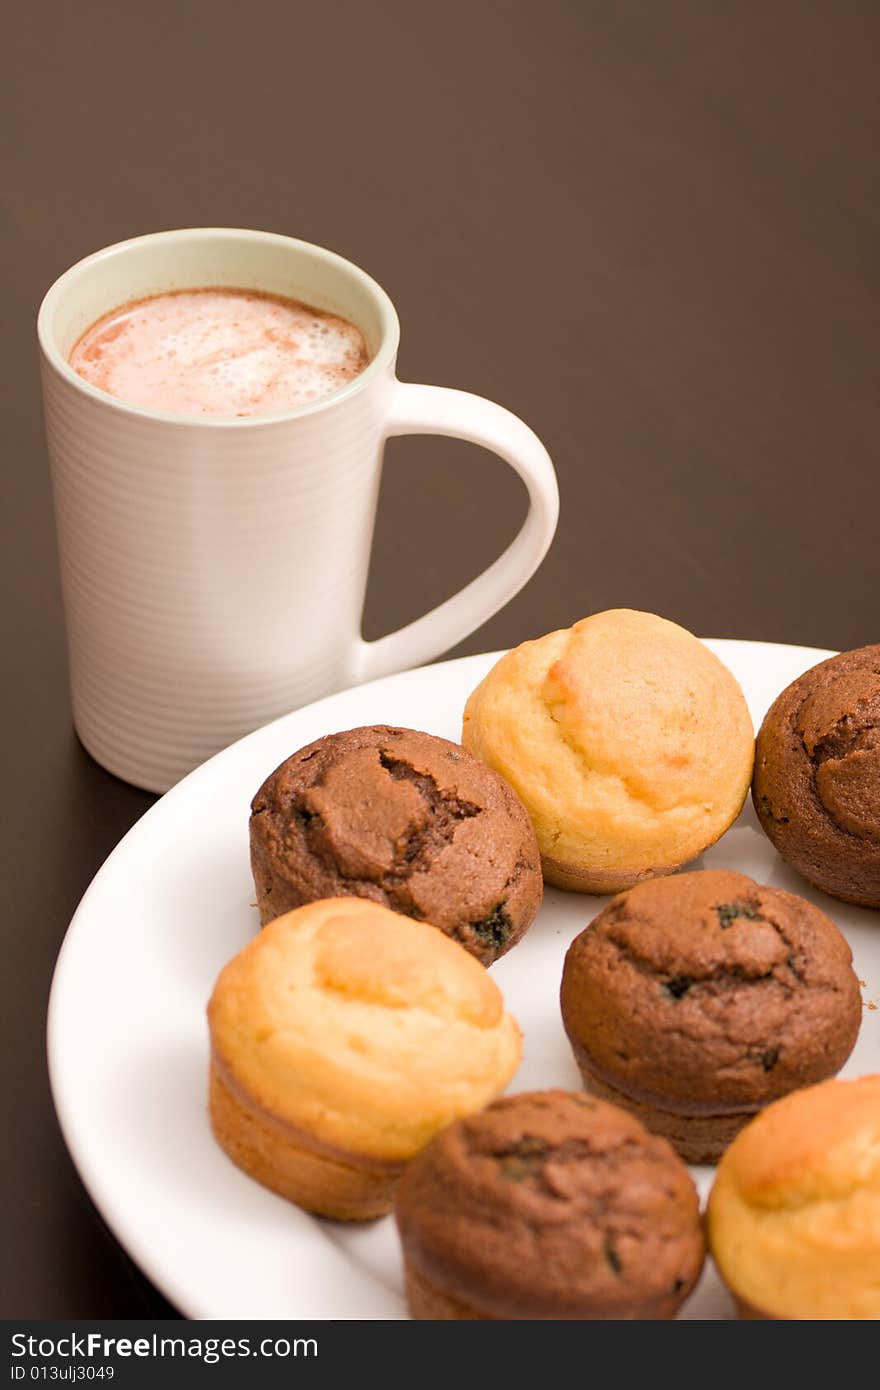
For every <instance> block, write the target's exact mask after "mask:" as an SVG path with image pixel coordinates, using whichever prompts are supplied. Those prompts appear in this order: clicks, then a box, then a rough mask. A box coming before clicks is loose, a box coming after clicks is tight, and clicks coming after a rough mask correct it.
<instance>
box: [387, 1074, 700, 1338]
mask: <svg viewBox="0 0 880 1390" xmlns="http://www.w3.org/2000/svg"><path fill="white" fill-rule="evenodd" d="M396 1211H397V1223H398V1227H399V1230H400V1236H401V1241H402V1244H403V1251H404V1255H405V1258H406V1260H407V1262H408V1263H409V1264H411V1265H412V1266H413V1267H414V1268H415V1269H416V1270H417V1271H418V1274H419V1276H420V1277H421V1278H423V1279H427V1280H429V1281H430V1282H431V1283H432V1284H433V1285H435V1286H436V1287H437V1288H439V1289H440V1290H442V1291H443V1292H445V1293H447V1294H448V1295H451V1296H453V1297H455V1298H457V1299H461V1300H464V1301H465V1302H467V1303H470V1304H472V1305H473V1306H474V1307H476V1308H478V1309H479V1310H480V1311H481V1312H482V1313H483V1314H484V1315H485V1316H489V1317H494V1318H615V1317H617V1318H621V1317H669V1316H672V1314H673V1313H674V1311H675V1309H676V1308H677V1307H678V1306H679V1304H681V1303H682V1302H683V1301H684V1299H685V1298H686V1297H687V1295H688V1293H689V1292H690V1291H691V1289H692V1288H693V1287H694V1285H695V1284H696V1281H697V1279H698V1277H699V1274H700V1270H701V1268H702V1265H703V1253H704V1247H703V1235H702V1231H701V1227H700V1218H699V1202H698V1200H697V1194H696V1190H695V1188H694V1185H693V1182H692V1181H691V1178H690V1175H689V1173H688V1171H687V1168H686V1167H685V1165H684V1164H683V1163H682V1162H681V1160H680V1159H679V1158H678V1157H677V1156H676V1155H675V1153H674V1152H673V1150H672V1149H671V1148H670V1146H669V1144H668V1143H667V1142H666V1140H665V1139H660V1138H658V1137H657V1136H655V1135H652V1134H649V1133H648V1132H647V1130H646V1129H645V1128H644V1127H643V1125H641V1124H640V1123H639V1121H638V1120H637V1119H635V1117H634V1116H632V1115H629V1114H627V1112H626V1111H624V1110H621V1109H619V1108H618V1107H617V1106H615V1105H609V1104H607V1103H606V1102H605V1101H601V1100H594V1099H593V1098H592V1097H589V1096H585V1095H580V1094H576V1093H572V1092H568V1091H535V1092H525V1093H523V1094H521V1095H515V1096H509V1097H506V1098H504V1099H503V1100H499V1101H496V1102H495V1103H494V1104H493V1105H490V1106H488V1107H487V1109H485V1110H483V1111H481V1112H480V1113H479V1114H476V1115H472V1116H469V1117H468V1118H466V1119H464V1120H460V1121H459V1122H458V1123H457V1124H455V1125H452V1126H451V1127H450V1128H449V1129H447V1130H444V1131H443V1133H441V1134H439V1135H438V1136H437V1137H436V1138H435V1139H433V1140H432V1141H431V1143H430V1144H429V1145H428V1147H427V1148H426V1149H424V1150H423V1151H422V1153H421V1154H419V1155H418V1157H417V1158H416V1159H415V1160H414V1161H413V1163H412V1164H411V1165H410V1166H409V1168H408V1169H407V1171H406V1173H405V1174H404V1177H403V1181H402V1184H401V1187H400V1189H399V1192H398V1197H397V1209H396Z"/></svg>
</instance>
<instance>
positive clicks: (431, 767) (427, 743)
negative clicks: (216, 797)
mask: <svg viewBox="0 0 880 1390" xmlns="http://www.w3.org/2000/svg"><path fill="white" fill-rule="evenodd" d="M250 841H251V866H252V868H253V874H254V883H255V884H256V890H257V902H258V905H259V909H260V918H261V921H262V922H263V923H266V922H269V921H271V920H272V919H273V918H275V917H279V916H281V914H282V913H285V912H289V911H290V910H291V909H292V908H294V907H300V906H302V905H303V904H305V903H310V902H314V901H315V899H317V898H332V897H339V896H347V895H352V894H353V895H355V896H356V897H361V898H370V899H371V900H372V901H373V902H377V903H381V904H382V905H383V906H384V907H388V908H391V909H392V910H393V911H395V912H401V913H404V914H405V915H406V916H407V917H414V918H416V919H417V920H419V921H425V922H430V923H431V924H432V925H433V926H435V927H439V928H440V930H441V931H444V932H445V933H446V935H447V936H451V937H453V938H454V939H455V940H456V941H458V942H460V943H461V945H462V946H464V947H465V948H466V949H467V950H468V951H470V952H471V954H472V955H474V956H476V957H477V959H478V960H479V961H481V962H482V963H483V965H491V964H492V962H493V961H494V960H497V958H498V957H499V956H501V955H503V954H504V952H505V951H509V950H510V948H511V946H514V945H516V943H517V941H519V939H520V937H521V936H522V935H523V933H524V932H525V930H526V928H527V927H528V926H529V924H530V923H531V922H532V920H533V918H534V916H535V913H536V912H537V911H538V907H539V906H540V903H541V896H542V893H543V881H542V878H541V861H540V856H539V853H538V845H537V841H536V839H535V832H534V830H533V829H532V824H531V821H530V820H529V817H528V814H527V813H526V810H525V807H524V806H523V805H522V803H521V802H520V801H519V799H518V797H517V796H516V794H515V793H514V792H513V791H512V790H511V788H510V787H509V786H508V785H507V783H506V782H505V781H504V780H503V779H502V778H501V777H500V776H499V775H498V773H497V772H493V771H492V769H491V768H489V767H486V766H485V765H484V764H483V763H481V762H478V760H477V759H476V758H474V757H472V756H471V754H470V753H467V752H465V750H464V749H463V748H460V747H459V746H458V744H455V743H449V742H447V740H446V739H444V738H435V737H434V736H433V735H432V734H422V733H415V732H414V731H413V730H411V729H395V728H390V727H388V726H386V725H375V726H372V727H369V728H362V729H350V730H348V732H346V733H340V734H329V735H328V736H327V737H325V738H321V739H318V740H317V742H316V743H310V744H309V745H308V747H307V748H301V749H300V751H299V752H298V753H294V754H293V756H292V757H290V758H287V760H286V761H285V762H283V763H282V764H281V766H280V767H279V768H277V769H276V770H275V772H273V773H272V775H271V777H269V778H267V780H266V781H265V782H264V783H263V785H262V787H261V788H260V790H259V791H258V792H257V794H256V796H255V797H254V800H253V803H252V806H251V820H250Z"/></svg>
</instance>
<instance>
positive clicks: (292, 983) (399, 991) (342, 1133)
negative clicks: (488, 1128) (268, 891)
mask: <svg viewBox="0 0 880 1390" xmlns="http://www.w3.org/2000/svg"><path fill="white" fill-rule="evenodd" d="M208 1022H209V1028H210V1035H211V1068H210V1096H209V1105H210V1115H211V1123H212V1126H213V1129H214V1134H215V1136H216V1138H217V1140H218V1142H219V1143H220V1145H221V1147H222V1148H223V1149H225V1151H226V1153H227V1154H228V1155H229V1157H230V1158H231V1159H232V1161H233V1162H234V1163H236V1164H237V1165H238V1166H239V1167H240V1168H242V1169H244V1171H245V1172H246V1173H248V1174H249V1175H250V1176H251V1177H253V1178H256V1180H257V1181H258V1182H260V1183H262V1184H263V1185H264V1186H265V1187H268V1188H271V1189H272V1191H273V1192H278V1193H280V1194H281V1196H283V1197H287V1198H289V1200H290V1201H292V1202H296V1203H297V1205H298V1206H301V1207H305V1208H306V1209H307V1210H308V1211H314V1212H318V1213H319V1214H321V1215H323V1216H334V1217H338V1218H340V1219H350V1220H359V1219H363V1218H367V1217H374V1216H380V1215H381V1214H382V1213H383V1212H386V1211H388V1210H389V1209H390V1207H391V1205H392V1201H393V1196H394V1190H395V1187H396V1185H397V1182H398V1179H399V1178H400V1175H401V1173H402V1172H403V1170H404V1166H405V1164H406V1163H407V1161H408V1160H409V1159H410V1158H412V1156H413V1154H415V1153H418V1151H419V1150H420V1149H421V1148H422V1147H423V1146H424V1145H425V1144H426V1143H427V1142H428V1140H429V1139H430V1138H431V1137H432V1135H434V1134H435V1133H436V1132H437V1130H439V1129H442V1128H443V1127H444V1126H446V1125H448V1124H451V1123H452V1121H453V1120H457V1119H458V1118H459V1117H460V1116H462V1115H466V1114H469V1113H470V1112H471V1111H473V1110H478V1109H479V1108H480V1107H481V1106H483V1105H485V1104H486V1103H487V1102H488V1101H490V1100H492V1099H493V1098H494V1097H495V1096H497V1095H498V1094H499V1093H500V1092H501V1091H503V1090H504V1088H505V1086H506V1085H507V1083H508V1081H509V1080H510V1078H511V1077H512V1076H513V1073H514V1072H515V1071H516V1068H517V1066H518V1065H519V1060H520V1055H521V1044H520V1032H519V1028H518V1027H517V1024H516V1022H515V1021H514V1019H513V1018H512V1017H511V1015H510V1014H508V1013H506V1012H505V1010H504V1001H503V999H502V997H501V993H500V991H499V989H498V987H497V985H496V984H495V983H494V982H493V981H492V980H491V979H490V977H489V975H488V974H487V972H486V970H485V969H484V968H483V966H482V965H480V964H479V962H478V961H476V960H475V959H474V958H473V956H471V955H469V954H468V953H467V952H466V951H465V950H464V949H463V948H462V947H461V946H459V945H457V944H456V943H455V942H454V941H450V940H449V938H448V937H446V936H444V935H443V934H442V933H441V932H438V931H437V930H436V929H435V928H434V927H432V926H430V925H428V924H427V923H424V922H412V921H409V920H407V919H406V918H405V917H401V916H399V915H398V914H397V913H394V912H391V911H389V910H388V909H387V908H384V907H380V906H378V905H377V904H376V903H371V902H366V901H363V900H361V899H358V898H330V899H325V900H324V901H321V902H316V903H311V904H309V905H308V906H307V907H302V908H299V909H298V910H297V911H295V912H289V913H288V914H287V915H286V916H284V917H279V918H277V919H276V920H275V921H274V922H271V923H269V925H268V926H267V927H265V928H264V930H263V931H262V932H261V933H260V935H259V936H257V937H255V938H254V940H252V941H251V942H250V943H249V944H248V945H247V946H246V947H245V948H244V950H243V951H240V952H239V954H238V955H237V956H235V957H233V959H232V960H231V961H230V962H229V964H228V965H227V966H226V967H225V969H224V970H223V971H222V972H221V974H220V977H219V979H218V980H217V984H216V985H215V987H214V993H213V995H212V997H211V1001H210V1004H209V1006H208Z"/></svg>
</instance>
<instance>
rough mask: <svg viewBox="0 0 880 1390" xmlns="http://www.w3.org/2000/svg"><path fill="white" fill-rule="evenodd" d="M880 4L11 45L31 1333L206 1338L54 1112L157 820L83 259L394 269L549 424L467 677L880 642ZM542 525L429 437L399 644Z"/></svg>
mask: <svg viewBox="0 0 880 1390" xmlns="http://www.w3.org/2000/svg"><path fill="white" fill-rule="evenodd" d="M878 43H880V12H878V10H877V8H876V7H872V6H867V5H861V4H858V3H855V0H849V2H848V3H846V2H845V3H841V4H838V5H831V4H827V3H810V0H792V3H784V2H783V0H768V3H764V4H757V3H755V4H752V3H748V0H743V2H741V3H729V4H721V3H719V4H715V3H710V4H707V3H705V2H704V0H692V2H691V0H670V3H669V4H665V5H651V4H647V3H636V0H603V2H602V3H599V0H542V3H540V4H539V3H537V0H531V3H518V2H517V0H507V3H502V0H467V3H462V2H461V0H443V3H442V4H440V3H416V4H413V3H411V0H376V3H375V4H369V5H368V4H364V3H348V2H347V0H334V3H330V4H323V5H306V4H303V3H301V0H284V3H282V0H275V3H267V0H250V3H249V4H247V5H245V6H242V5H238V4H233V3H231V0H228V2H227V0H189V3H187V4H185V5H179V4H176V3H175V4H172V3H170V0H169V2H168V3H165V2H164V0H157V3H154V4H152V5H151V6H149V7H147V6H137V7H136V6H133V5H119V4H116V3H111V0H107V3H94V2H93V0H83V3H81V4H78V5H68V4H63V5H62V4H60V3H37V4H36V5H32V6H24V5H18V6H15V7H13V8H11V9H10V10H9V12H8V14H7V17H6V20H5V24H4V43H3V53H2V59H0V62H2V64H3V67H4V69H5V71H4V72H3V73H2V75H0V76H2V80H0V130H2V131H3V134H4V137H5V143H6V152H5V161H4V178H3V187H2V190H0V196H2V204H0V213H2V217H0V236H2V264H3V268H4V272H5V292H4V299H3V334H2V370H3V380H4V382H5V393H4V395H5V404H4V426H5V431H4V432H5V437H6V448H5V459H4V465H3V468H2V472H0V487H2V490H3V513H2V515H3V543H2V546H0V566H2V570H3V583H2V585H0V617H2V647H0V650H2V652H3V655H4V661H5V671H4V679H3V681H2V686H0V702H2V703H0V708H2V715H3V728H4V731H5V736H4V759H3V767H4V777H3V782H2V792H0V795H2V807H3V834H2V838H0V855H2V881H3V884H4V890H5V912H4V914H3V921H4V928H3V930H4V967H3V970H2V972H0V991H2V995H0V1010H2V1016H3V1020H4V1041H3V1049H2V1057H3V1070H4V1078H3V1086H4V1089H3V1094H4V1095H5V1097H6V1117H7V1118H6V1127H5V1135H4V1144H3V1149H2V1162H3V1169H2V1177H0V1192H2V1195H3V1207H4V1222H3V1224H4V1239H3V1241H2V1242H0V1259H2V1261H3V1265H4V1267H3V1271H2V1277H0V1295H2V1297H0V1315H3V1316H6V1317H78V1318H89V1317H99V1316H105V1317H124V1316H141V1317H147V1316H154V1315H160V1314H162V1313H166V1314H167V1313H169V1312H170V1311H171V1310H169V1309H168V1306H167V1305H166V1304H164V1302H163V1300H162V1299H161V1298H160V1296H159V1295H158V1294H157V1293H156V1292H155V1291H154V1290H153V1289H152V1288H151V1287H150V1286H149V1285H148V1284H147V1282H146V1280H145V1279H144V1278H143V1277H142V1276H141V1275H140V1274H139V1272H138V1271H137V1270H136V1269H135V1268H134V1266H133V1265H132V1264H131V1263H130V1262H129V1261H128V1259H127V1257H126V1256H125V1255H124V1253H123V1252H122V1250H121V1249H120V1247H119V1246H118V1245H117V1243H116V1241H115V1240H114V1239H113V1237H112V1236H111V1235H110V1234H109V1233H108V1232H107V1231H106V1230H105V1229H104V1227H103V1226H102V1223H101V1221H100V1219H99V1218H98V1216H97V1215H96V1213H95V1211H94V1209H93V1208H92V1206H91V1204H90V1202H89V1200H88V1199H87V1197H86V1195H85V1193H84V1191H83V1189H82V1187H81V1185H80V1183H79V1180H78V1178H77V1176H76V1173H75V1172H74V1169H73V1167H72V1165H71V1163H70V1161H69V1159H68V1157H67V1154H66V1152H65V1149H64V1146H63V1143H62V1141H61V1138H60V1135H59V1132H58V1129H57V1126H56V1123H55V1119H54V1114H53V1111H52V1106H51V1101H50V1097H49V1090H48V1084H47V1079H46V1067H45V1059H44V1037H43V1028H44V1016H45V1007H46V999H47V994H48V990H49V983H50V979H51V975H52V967H53V963H54V960H55V956H56V953H57V951H58V947H59V945H60V943H61V939H62V937H63V935H64V931H65V928H66V926H67V923H68V921H69V919H70V916H71V913H72V912H73V909H74V908H75V906H76V903H77V901H78V899H79V897H80V895H81V894H82V892H83V890H84V889H85V887H86V885H87V884H88V882H89V879H90V878H91V876H92V875H93V874H94V873H95V871H96V870H97V869H98V867H99V866H100V864H101V862H102V861H103V859H104V858H105V856H106V855H107V854H108V852H109V851H110V850H111V849H112V847H113V845H114V844H115V843H116V842H117V841H118V840H119V839H120V837H121V836H122V835H123V834H124V833H125V831H126V830H127V829H128V828H129V826H130V825H131V824H132V823H133V822H134V821H135V820H136V819H137V818H138V817H139V816H140V815H141V814H142V812H143V811H145V810H146V809H147V807H148V806H149V805H150V804H151V802H152V800H153V798H152V797H150V796H148V795H146V794H145V793H142V792H138V791H135V790H133V789H132V788H129V787H127V786H124V785H123V784H122V783H120V782H118V781H116V780H115V779H114V778H113V777H111V776H109V775H108V774H106V773H105V772H103V771H102V770H101V769H100V768H99V767H97V766H96V765H95V764H94V763H93V762H91V760H90V759H89V758H88V756H87V755H86V754H85V753H84V752H83V750H82V749H81V748H80V746H79V745H78V743H77V741H76V739H75V736H74V734H73V732H72V729H71V722H70V710H69V703H68V694H67V687H66V666H65V648H64V629H63V618H62V612H61V606H60V597H59V588H58V575H57V569H56V560H55V552H54V539H53V529H52V512H51V499H50V493H49V483H48V476H47V466H46V458H45V451H44V443H43V437H42V425H41V413H40V399H39V389H38V381H37V364H36V350H35V342H34V332H33V319H34V314H35V311H36V307H37V304H38V302H39V300H40V298H41V296H42V294H43V292H44V291H45V289H46V288H47V287H48V285H49V284H50V282H51V281H52V280H53V279H54V278H55V277H56V275H58V274H59V273H60V272H61V271H62V270H64V269H65V268H66V267H67V266H68V265H69V264H71V263H72V262H73V261H75V260H77V259H78V258H79V257H80V256H82V255H84V254H86V253H87V252H89V251H92V250H95V249H97V248H98V247H100V246H103V245H106V244H108V243H110V242H113V241H117V240H120V239H121V238H124V237H127V236H131V235H135V234H137V233H140V232H146V231H154V230H158V229H160V228H165V227H174V226H192V225H212V224H213V225H218V224H219V225H229V226H250V227H258V228H267V229H270V230H275V231H281V232H287V233H290V234H293V235H296V236H300V237H303V238H305V239H307V240H310V241H315V242H319V243H321V244H323V245H326V246H330V247H332V248H333V249H335V250H337V251H340V252H342V253H343V254H345V255H347V256H348V257H350V258H351V259H353V260H355V261H357V262H358V263H359V264H361V265H363V266H364V267H365V268H366V269H367V270H369V271H370V272H371V273H372V274H373V275H374V276H375V277H376V278H377V279H378V280H379V281H380V282H381V283H382V284H383V285H384V286H385V287H386V288H387V289H388V290H389V292H390V293H391V295H392V297H393V298H394V300H395V302H396V303H397V306H398V309H399V311H400V315H401V319H402V322H403V342H402V351H401V359H400V368H401V375H402V376H404V377H406V378H408V379H411V380H422V381H433V382H441V383H445V384H448V385H457V386H462V387H465V388H467V389H469V390H472V391H476V392H479V393H481V394H483V395H487V396H490V397H492V398H493V399H495V400H498V401H501V402H502V403H504V404H506V405H508V406H510V407H511V408H512V409H513V410H515V411H516V412H517V413H519V414H520V415H522V416H523V417H524V418H525V419H526V420H527V421H528V422H529V423H530V424H531V425H532V426H533V427H534V428H535V429H536V430H537V431H538V433H539V434H540V435H541V436H542V437H543V439H544V441H545V442H546V444H547V447H548V448H549V450H550V452H551V454H552V456H553V458H554V460H555V463H556V467H557V470H558V474H559V480H560V486H561V492H562V516H561V521H560V526H559V532H558V535H557V538H556V541H555V544H554V546H553V548H552V550H551V552H550V554H549V556H548V558H547V560H546V561H545V563H544V565H543V567H542V568H541V570H540V571H539V573H538V574H537V575H536V577H535V578H534V579H533V580H532V582H531V583H530V584H529V585H528V586H527V587H526V589H525V590H524V591H523V592H522V593H521V594H520V595H519V596H518V598H517V599H516V600H515V601H514V602H512V603H511V604H509V606H508V607H507V608H506V609H505V610H504V611H503V612H502V613H500V614H498V616H497V617H496V618H494V619H493V620H492V621H491V622H490V623H488V624H486V626H485V627H484V628H483V629H482V630H481V631H479V632H477V633H475V634H474V635H473V636H472V637H471V638H470V639H469V640H468V641H467V642H466V643H464V644H463V645H462V647H461V648H460V649H459V653H458V654H460V653H463V652H475V651H480V650H485V649H489V648H496V647H501V646H505V645H509V644H513V643H516V642H518V641H520V640H522V639H523V638H526V637H528V636H534V635H537V634H540V633H542V632H544V631H547V630H549V629H551V628H554V627H559V626H562V625H566V624H569V623H571V622H572V621H574V620H575V619H577V618H579V617H582V616H583V615H584V614H586V613H588V612H591V611H594V610H597V609H602V608H607V607H619V606H630V607H636V608H648V609H651V610H653V611H656V612H659V613H662V614H664V615H666V616H667V617H670V618H673V619H675V620H677V621H679V622H681V623H683V624H685V625H686V626H687V627H690V628H692V629H693V630H695V631H697V632H698V633H701V634H703V635H715V636H728V637H750V638H761V639H765V640H770V641H779V642H794V643H805V644H811V645H816V646H822V647H840V648H842V647H852V646H859V645H862V644H864V643H866V642H876V641H878V640H880V614H878V580H880V554H878V539H877V538H878V524H877V519H878V508H877V496H878V487H877V443H878V432H880V428H878V427H880V393H878V389H877V363H878V360H880V354H878V346H880V343H878V337H880V329H878V323H880V315H878V309H880V260H878V254H877V248H878V246H880V196H878V184H877V164H876V157H877V142H878V135H880V121H878V116H880V85H878V83H877V79H876V55H877V51H878ZM523 510H524V500H523V495H522V493H521V491H520V488H519V485H518V484H517V482H516V481H515V479H513V477H512V475H511V474H509V473H508V470H506V469H505V467H504V466H503V465H502V464H500V463H499V462H497V461H496V460H494V459H493V458H491V457H489V456H487V455H480V454H478V453H477V452H476V451H475V450H470V449H469V448H468V447H467V446H465V445H460V444H451V443H449V442H448V441H445V442H444V441H438V440H433V441H431V440H412V439H409V440H406V441H405V442H404V441H395V442H394V443H393V445H392V446H391V447H390V448H389V453H388V465H387V468H386V472H385V477H384V482H383V492H382V503H381V511H380V520H379V526H378V534H377V541H376V550H375V557H374V564H373V570H372V574H371V579H370V589H369V597H368V601H367V609H366V616H365V630H366V634H367V635H368V636H376V635H378V634H379V633H381V632H382V631H383V630H388V629H390V628H393V627H397V626H398V625H399V624H400V623H402V622H405V621H406V620H407V619H409V618H411V617H413V616H415V615H416V614H417V613H419V612H422V611H423V610H424V609H426V608H427V607H429V606H430V605H432V604H433V603H434V602H436V601H437V600H439V599H441V598H442V597H444V596H445V595H446V594H448V593H450V592H452V591H453V590H454V589H456V588H458V587H459V586H460V585H461V584H462V583H463V582H464V581H466V580H467V579H468V578H470V577H471V576H472V575H473V574H474V573H476V572H477V570H478V569H480V568H482V567H483V565H484V563H485V562H486V561H487V560H488V558H489V557H490V556H491V555H493V554H494V553H495V552H497V551H498V550H499V549H500V548H501V547H502V545H503V543H504V542H505V541H506V540H507V539H508V538H509V537H510V536H511V535H512V533H513V531H514V529H515V527H516V526H517V524H518V521H519V518H520V516H521V514H522V512H523Z"/></svg>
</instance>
